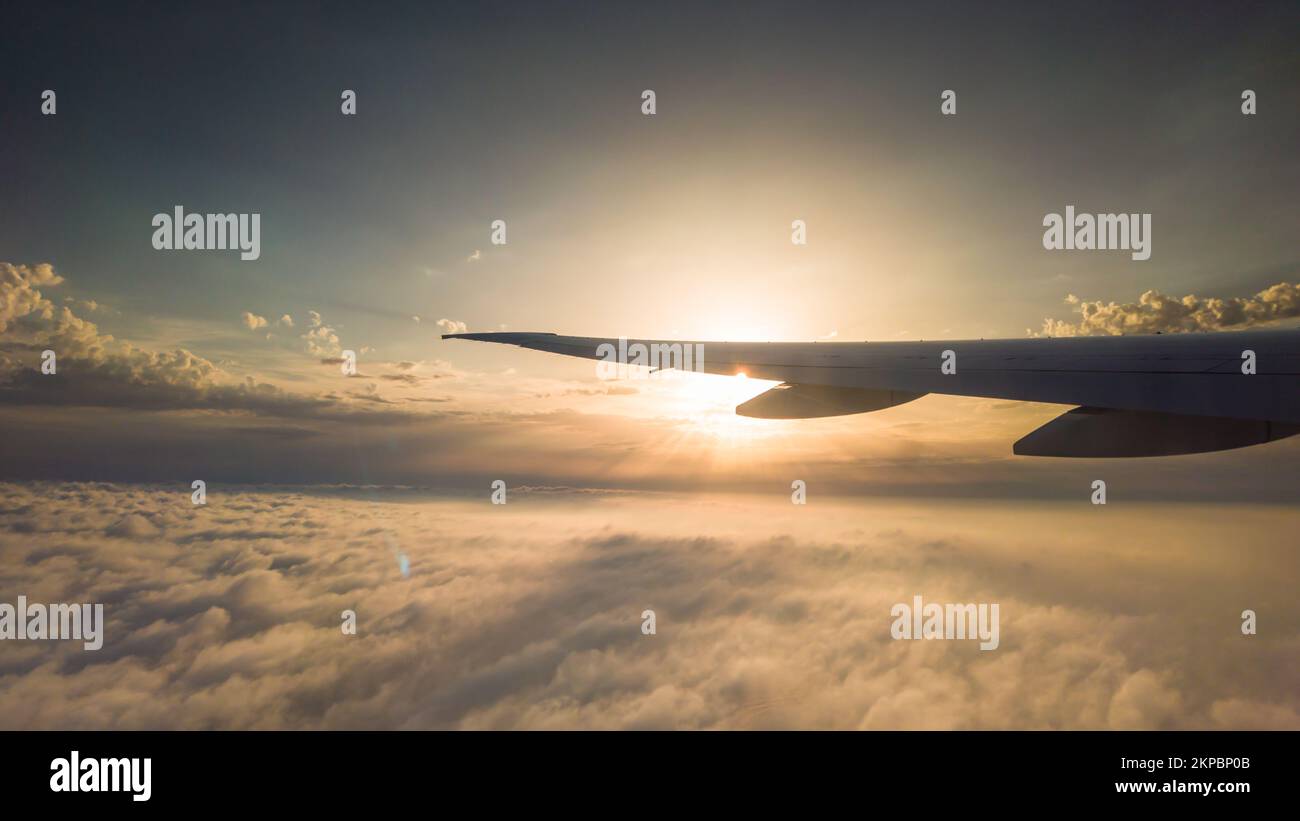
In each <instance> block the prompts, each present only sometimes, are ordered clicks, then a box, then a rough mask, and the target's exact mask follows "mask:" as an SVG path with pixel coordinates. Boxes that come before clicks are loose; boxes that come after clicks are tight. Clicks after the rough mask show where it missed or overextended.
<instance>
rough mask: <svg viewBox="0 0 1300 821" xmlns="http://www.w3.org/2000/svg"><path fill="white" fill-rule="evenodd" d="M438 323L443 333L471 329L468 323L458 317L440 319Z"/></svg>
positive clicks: (461, 331) (457, 332)
mask: <svg viewBox="0 0 1300 821" xmlns="http://www.w3.org/2000/svg"><path fill="white" fill-rule="evenodd" d="M437 324H438V327H439V328H441V329H442V331H443V333H448V334H463V333H465V332H466V331H468V330H469V326H468V325H466V324H465V323H464V322H461V321H460V320H457V319H439V320H438V323H437Z"/></svg>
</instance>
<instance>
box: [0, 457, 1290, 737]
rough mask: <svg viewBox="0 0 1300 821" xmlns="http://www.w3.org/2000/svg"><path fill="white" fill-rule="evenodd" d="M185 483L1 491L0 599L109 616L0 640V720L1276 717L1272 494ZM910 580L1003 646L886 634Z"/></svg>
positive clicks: (1282, 716)
mask: <svg viewBox="0 0 1300 821" xmlns="http://www.w3.org/2000/svg"><path fill="white" fill-rule="evenodd" d="M189 493H190V490H189V487H188V486H187V485H177V486H119V485H110V484H44V483H32V484H25V485H12V484H10V485H0V511H4V512H3V514H0V555H3V562H0V568H2V570H0V579H2V581H3V584H0V589H2V590H4V591H5V593H6V594H7V595H8V596H9V597H10V598H12V597H13V596H16V595H17V594H19V593H23V594H25V595H27V596H28V598H29V600H33V601H88V602H102V603H104V604H105V614H106V619H107V627H106V639H105V644H104V648H103V649H102V650H100V651H98V652H94V653H88V652H85V651H82V650H79V649H74V648H72V647H70V646H66V644H65V643H61V642H31V641H28V642H17V641H15V642H6V645H5V646H4V647H3V650H4V653H3V654H2V655H0V727H4V728H6V729H12V728H132V729H141V728H191V729H201V728H425V727H456V728H516V727H528V728H571V727H590V728H661V727H679V728H722V727H773V728H786V727H825V728H869V729H884V728H898V727H907V728H984V727H1036V728H1048V727H1061V728H1101V727H1115V728H1185V727H1212V728H1218V727H1241V728H1256V727H1269V728H1282V727H1290V728H1296V727H1300V713H1298V711H1300V696H1297V693H1300V688H1297V687H1296V684H1297V682H1300V667H1298V666H1297V661H1296V659H1297V658H1300V653H1298V652H1297V650H1300V627H1297V625H1300V605H1297V604H1296V602H1295V597H1294V595H1293V591H1292V590H1291V589H1290V582H1289V580H1290V579H1293V578H1295V575H1296V572H1297V571H1300V566H1297V565H1298V564H1300V558H1297V555H1296V553H1295V551H1294V550H1293V549H1292V545H1291V544H1290V540H1289V539H1288V538H1287V537H1286V536H1285V535H1283V534H1285V533H1287V532H1288V531H1287V530H1286V529H1285V527H1283V526H1281V525H1283V524H1284V523H1285V521H1289V520H1291V519H1293V516H1294V514H1293V513H1291V512H1290V511H1289V510H1286V509H1282V508H1258V507H1256V508H1229V507H1225V508H1222V509H1218V510H1205V509H1195V508H1191V507H1190V506H1179V505H1167V506H1150V507H1144V508H1141V509H1140V510H1137V511H1134V512H1135V514H1138V515H1137V516H1135V517H1129V518H1127V519H1120V518H1114V517H1110V516H1109V515H1107V516H1106V517H1099V516H1098V514H1097V511H1095V510H1091V509H1089V510H1081V509H1080V508H1079V507H1077V506H1076V507H1075V508H1073V509H1071V508H1069V507H1068V506H1060V505H1045V506H1044V505H1040V506H1032V505H1030V506H1026V505H1023V504H1021V505H1016V506H1011V505H1006V506H997V507H993V506H989V505H954V504H948V503H940V504H933V505H924V504H921V505H915V504H913V505H899V504H896V503H890V504H879V503H878V504H871V505H862V504H855V505H829V504H826V503H824V502H823V503H820V506H819V503H818V502H816V501H815V500H813V501H810V503H809V506H808V508H806V509H798V508H795V507H794V506H792V505H790V504H789V503H788V500H787V499H785V498H781V499H750V500H739V499H734V498H733V499H701V498H699V497H689V498H688V497H680V496H672V495H657V494H649V495H647V494H633V495H630V496H628V495H602V494H581V493H579V494H568V493H564V492H563V491H559V490H556V489H540V492H529V491H524V490H523V489H518V488H516V489H515V490H514V491H512V496H511V499H510V501H509V503H508V504H507V505H506V506H505V507H499V506H498V507H494V506H492V505H491V504H489V502H488V494H487V490H486V488H485V489H484V493H483V495H482V498H481V499H477V500H474V501H469V502H465V501H462V502H456V501H449V500H438V499H433V498H427V497H424V496H421V495H419V494H415V493H413V492H411V491H402V490H399V489H390V490H382V489H359V488H354V489H347V488H338V489H330V488H318V489H316V490H315V491H303V490H294V489H286V488H280V489H244V490H234V489H230V488H224V487H221V486H210V487H209V497H208V498H209V504H208V506H206V507H201V508H195V507H193V506H192V505H191V504H190V498H189ZM778 502H779V503H780V504H778ZM813 514H815V517H814V515H813ZM1289 517H1290V518H1289ZM755 518H761V519H762V520H763V521H764V522H765V528H764V531H763V533H761V534H756V533H755V532H754V531H753V529H752V522H753V521H754V520H755ZM1107 519H1110V521H1109V522H1108V521H1107ZM1135 522H1137V524H1135ZM1049 534H1050V535H1049ZM1268 534H1274V535H1268ZM1098 545H1107V546H1108V547H1107V548H1106V549H1105V550H1099V549H1098ZM402 557H406V558H407V560H408V561H409V576H404V575H403V573H402V571H401V568H400V561H401V558H402ZM916 594H920V595H923V596H924V597H926V599H927V600H933V601H953V602H966V601H982V602H998V603H999V604H1000V608H1001V613H1002V624H1001V646H1000V647H999V649H997V650H995V651H990V652H981V651H979V650H978V649H977V647H976V646H975V644H974V643H971V642H960V641H947V642H944V641H932V642H908V641H894V640H892V639H891V638H890V633H889V625H890V617H889V610H890V607H891V605H892V604H893V603H895V602H900V601H910V600H911V597H912V596H913V595H916ZM1248 607H1249V608H1254V609H1256V610H1258V612H1259V613H1260V614H1261V618H1260V624H1261V632H1260V635H1258V636H1252V637H1245V636H1242V635H1241V634H1240V631H1239V624H1240V620H1239V614H1240V612H1241V610H1243V609H1245V608H1248ZM345 609H351V610H354V611H355V612H356V614H357V622H358V628H359V629H358V634H357V635H356V636H345V635H343V634H342V631H341V630H340V625H341V612H342V611H343V610H345ZM646 609H653V610H655V612H656V620H657V633H656V635H653V636H647V635H643V634H642V632H641V629H640V627H641V613H642V612H643V611H644V610H646Z"/></svg>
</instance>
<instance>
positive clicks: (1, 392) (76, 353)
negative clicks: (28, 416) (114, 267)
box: [0, 263, 330, 413]
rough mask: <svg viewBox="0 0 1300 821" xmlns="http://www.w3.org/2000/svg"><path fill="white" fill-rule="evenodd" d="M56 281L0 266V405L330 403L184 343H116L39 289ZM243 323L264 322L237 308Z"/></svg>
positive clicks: (46, 272) (46, 271)
mask: <svg viewBox="0 0 1300 821" xmlns="http://www.w3.org/2000/svg"><path fill="white" fill-rule="evenodd" d="M62 282H63V278H62V277H61V276H59V275H58V274H56V273H55V272H54V270H53V268H52V267H51V266H50V265H48V264H40V265H32V266H26V265H13V264H10V263H0V403H3V404H11V405H88V406H100V407H134V408H145V409H159V410H172V409H198V408H213V409H221V410H251V411H262V412H269V413H298V412H304V411H307V412H310V411H312V410H315V409H320V408H321V407H323V406H325V405H329V404H330V402H328V401H327V400H324V399H322V398H320V397H315V396H302V395H293V394H290V393H288V392H286V391H284V390H282V389H280V388H278V387H276V386H274V385H270V384H267V383H264V382H258V381H257V380H255V379H253V378H252V377H245V378H243V379H237V378H233V377H231V376H230V375H229V374H227V373H225V372H223V371H222V370H221V368H219V367H218V366H217V365H216V364H214V363H213V362H211V361H209V360H208V359H206V358H204V357H202V356H199V355H198V354H195V353H193V352H191V351H188V350H185V349H183V348H177V349H173V350H162V351H156V350H148V349H144V348H140V347H137V346H135V345H132V344H131V343H130V342H126V341H119V340H116V339H114V338H113V336H112V335H110V334H104V333H101V332H100V330H99V327H98V326H97V325H96V324H95V323H93V322H90V321H89V320H87V319H84V318H82V317H80V316H77V315H76V314H75V313H74V312H73V311H72V309H71V308H69V307H68V306H67V305H63V306H56V305H55V304H54V303H53V302H52V301H51V300H50V299H49V298H47V297H46V296H44V294H43V293H42V292H41V290H40V289H41V288H48V287H54V286H57V285H59V284H61V283H62ZM243 324H244V325H245V327H247V328H249V329H250V330H256V329H259V328H263V327H265V326H266V324H267V321H266V319H265V318H264V317H261V316H257V315H255V314H252V313H250V312H244V314H243ZM42 349H50V350H53V351H54V352H55V353H56V355H57V356H58V363H59V366H58V367H59V370H58V373H57V374H54V375H45V374H41V373H40V371H39V370H37V369H36V368H34V367H32V366H31V364H30V363H25V362H24V361H23V356H24V355H26V354H30V352H32V351H40V350H42Z"/></svg>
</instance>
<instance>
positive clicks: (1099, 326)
mask: <svg viewBox="0 0 1300 821" xmlns="http://www.w3.org/2000/svg"><path fill="white" fill-rule="evenodd" d="M1065 301H1066V302H1067V303H1068V304H1070V305H1073V306H1075V310H1076V311H1077V312H1078V313H1079V319H1078V321H1077V322H1070V321H1066V320H1059V319H1045V320H1043V327H1042V330H1041V332H1040V333H1041V335H1043V336H1105V335H1110V336H1118V335H1120V334H1152V333H1156V332H1157V331H1158V332H1161V333H1178V332H1180V331H1233V330H1245V329H1246V328H1253V327H1256V326H1260V325H1267V324H1270V323H1273V322H1278V321H1280V320H1284V319H1293V318H1295V317H1300V286H1296V285H1293V284H1291V283H1287V282H1279V283H1278V284H1276V285H1272V286H1270V287H1268V288H1265V289H1264V290H1262V291H1260V292H1259V293H1257V294H1255V295H1254V296H1248V297H1232V298H1230V299H1219V298H1217V297H1200V296H1196V295H1195V294H1188V295H1187V296H1184V297H1181V298H1180V297H1171V296H1166V295H1165V294H1162V293H1160V292H1159V291H1156V290H1149V291H1147V292H1145V293H1144V294H1142V296H1141V297H1140V298H1139V299H1138V301H1137V302H1126V303H1118V302H1109V303H1106V302H1102V301H1101V300H1097V301H1094V302H1087V301H1084V300H1081V299H1079V298H1078V297H1077V296H1075V295H1074V294H1070V295H1069V296H1068V297H1066V300H1065Z"/></svg>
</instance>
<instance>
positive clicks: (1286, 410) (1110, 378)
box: [443, 330, 1300, 457]
mask: <svg viewBox="0 0 1300 821" xmlns="http://www.w3.org/2000/svg"><path fill="white" fill-rule="evenodd" d="M443 338H444V339H470V340H477V341H482V342H497V343H505V344H511V345H518V346H520V347H523V348H529V349H532V350H539V351H548V352H551V353H559V354H564V355H567V356H576V357H582V358H586V359H595V360H605V361H610V360H611V359H612V358H613V357H618V360H617V361H621V362H624V363H632V364H653V365H655V366H661V367H682V366H683V364H685V365H686V366H688V367H689V368H691V369H693V370H697V371H700V372H703V373H713V374H735V373H745V374H747V375H749V376H751V377H755V378H758V379H770V380H776V381H779V382H781V383H782V384H781V385H780V386H778V388H775V389H773V391H769V392H768V393H766V394H762V395H760V396H758V397H755V398H754V399H752V400H750V401H749V402H746V403H744V404H742V405H741V406H740V407H739V408H737V412H738V413H741V414H743V415H747V416H756V417H760V418H779V419H790V418H811V417H817V416H837V415H843V414H851V413H864V412H869V411H872V410H878V409H881V408H885V407H892V406H893V405H897V404H901V403H903V402H906V401H911V400H912V399H916V398H918V397H920V396H923V395H924V394H927V393H939V394H949V395H954V396H976V397H987V398H994V399H1010V400H1019V401H1026V402H1050V403H1056V404H1066V405H1077V406H1080V407H1079V409H1078V412H1073V411H1072V412H1069V413H1067V414H1065V415H1064V416H1062V417H1060V418H1058V419H1056V420H1053V421H1052V422H1049V423H1048V424H1047V425H1044V426H1043V427H1042V428H1039V429H1038V430H1037V431H1035V432H1034V433H1032V434H1030V435H1029V436H1026V437H1025V438H1024V439H1022V440H1020V442H1018V443H1016V448H1015V451H1016V452H1017V453H1022V454H1024V455H1042V456H1105V457H1112V456H1157V455H1172V454H1177V453H1197V452H1203V451H1207V450H1223V449H1228V448H1235V447H1243V446H1245V445H1251V444H1259V443H1261V442H1267V441H1273V440H1276V439H1280V438H1285V437H1286V436H1291V435H1293V434H1295V433H1296V432H1300V427H1298V426H1300V391H1298V390H1297V387H1298V386H1300V331H1296V330H1283V331H1242V332H1232V333H1212V334H1157V335H1154V336H1120V337H1114V336H1110V337H1070V338H1060V339H1045V338H1031V339H1001V340H982V339H981V340H944V341H938V342H766V343H763V342H686V341H681V340H648V339H614V338H602V337H578V336H559V335H556V334H551V333H520V332H504V333H466V334H446V335H444V336H443ZM638 346H643V347H641V348H639V347H638ZM687 346H689V349H688V347H687ZM683 351H686V355H687V357H691V353H695V356H694V357H691V358H687V359H686V360H685V361H683V359H682V353H683ZM611 354H612V356H611ZM638 356H645V358H644V359H638V358H637V357H638ZM674 356H675V357H676V358H674ZM651 360H653V361H651ZM945 365H946V367H945ZM1248 371H1249V372H1248ZM1100 411H1108V413H1101V412H1100ZM1116 412H1126V413H1116ZM1251 423H1264V424H1251Z"/></svg>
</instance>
